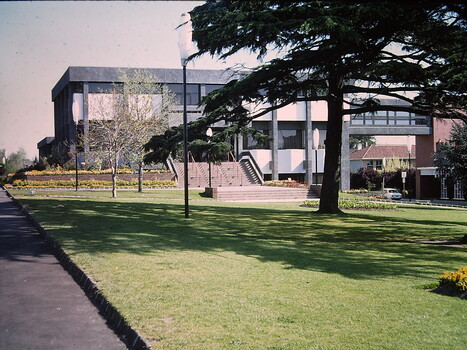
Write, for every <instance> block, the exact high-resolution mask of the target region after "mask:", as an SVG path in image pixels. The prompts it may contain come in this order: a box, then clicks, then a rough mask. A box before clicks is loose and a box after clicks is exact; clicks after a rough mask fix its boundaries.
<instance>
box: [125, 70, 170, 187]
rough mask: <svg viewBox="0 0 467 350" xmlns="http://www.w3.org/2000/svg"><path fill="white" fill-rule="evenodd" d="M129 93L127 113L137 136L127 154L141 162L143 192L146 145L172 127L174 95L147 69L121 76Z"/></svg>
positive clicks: (139, 177)
mask: <svg viewBox="0 0 467 350" xmlns="http://www.w3.org/2000/svg"><path fill="white" fill-rule="evenodd" d="M121 79H122V81H123V82H124V95H126V96H128V99H129V103H128V114H129V115H130V118H131V127H132V128H131V131H132V132H133V134H134V136H135V137H133V138H132V139H131V141H129V142H130V143H129V144H128V145H127V147H126V148H125V154H124V155H125V157H126V158H127V159H128V160H129V161H130V163H136V164H137V165H138V191H139V192H142V191H143V164H144V160H143V158H144V154H145V150H144V146H145V144H146V143H147V142H148V141H149V139H150V138H151V137H152V136H153V135H155V134H160V133H162V132H164V131H165V130H167V129H168V128H169V121H170V117H171V116H172V115H173V114H174V112H173V108H172V107H173V106H174V104H175V95H174V94H173V93H172V92H170V90H169V89H168V87H167V86H165V85H162V84H160V83H159V82H158V79H157V78H156V77H154V76H152V75H150V74H148V73H147V72H146V71H142V70H133V71H130V72H125V73H123V74H122V77H121Z"/></svg>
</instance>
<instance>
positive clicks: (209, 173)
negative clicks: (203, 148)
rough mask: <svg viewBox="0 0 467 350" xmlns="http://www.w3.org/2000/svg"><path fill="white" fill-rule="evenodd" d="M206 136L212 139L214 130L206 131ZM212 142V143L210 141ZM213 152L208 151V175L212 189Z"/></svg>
mask: <svg viewBox="0 0 467 350" xmlns="http://www.w3.org/2000/svg"><path fill="white" fill-rule="evenodd" d="M206 136H207V137H211V136H212V129H211V128H208V129H207V130H206ZM208 142H211V141H208ZM210 155H211V151H210V150H209V151H208V175H209V188H212V182H211V159H210Z"/></svg>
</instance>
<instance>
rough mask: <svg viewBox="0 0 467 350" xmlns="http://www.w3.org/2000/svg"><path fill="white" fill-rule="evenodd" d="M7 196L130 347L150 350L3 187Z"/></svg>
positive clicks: (42, 228)
mask: <svg viewBox="0 0 467 350" xmlns="http://www.w3.org/2000/svg"><path fill="white" fill-rule="evenodd" d="M2 188H3V189H4V190H5V192H6V194H7V196H8V197H10V198H11V199H12V200H13V203H14V204H15V205H16V206H17V207H18V208H19V209H20V210H21V212H22V213H23V214H24V215H25V216H26V218H27V219H28V220H29V221H30V222H31V223H32V224H33V225H34V227H35V228H36V229H37V231H38V232H39V234H40V235H41V237H42V238H43V239H44V241H45V242H46V243H47V244H48V245H49V247H50V248H51V250H52V253H53V254H54V256H55V257H56V258H57V260H58V261H59V262H60V264H61V265H62V266H63V268H64V269H65V271H67V272H68V273H69V274H70V276H71V277H73V279H74V280H75V282H76V283H77V284H78V285H79V286H80V287H81V289H82V290H83V291H84V293H85V294H86V296H87V297H88V298H89V300H90V301H91V302H92V303H93V304H94V305H95V306H96V307H97V309H98V310H99V312H100V314H101V315H102V316H103V317H104V319H105V320H106V321H107V324H108V326H109V327H110V328H111V329H112V330H113V331H114V332H115V333H116V334H117V335H118V337H119V338H120V339H122V340H123V341H124V342H125V343H126V345H127V346H129V347H130V349H133V350H149V349H151V347H150V345H149V342H147V341H146V340H145V339H144V338H143V337H142V336H141V335H139V334H138V332H136V331H135V330H134V329H132V328H131V326H130V325H128V324H127V322H126V321H125V319H124V318H123V316H122V315H121V314H120V312H119V311H118V310H117V309H116V308H115V307H114V306H113V305H112V304H111V303H110V302H109V301H108V300H107V298H106V297H104V296H103V295H102V293H101V292H100V290H99V288H98V287H97V285H96V284H95V283H94V281H93V280H92V279H91V278H90V277H89V276H88V275H87V274H86V273H85V272H84V271H83V270H82V269H81V268H80V267H78V265H76V264H75V263H74V262H73V261H72V260H71V259H70V257H69V256H68V254H67V253H65V251H64V250H63V249H62V248H61V247H60V246H59V244H58V243H57V242H56V241H55V239H53V238H52V236H51V235H50V233H49V232H48V231H47V230H46V229H45V228H44V227H43V226H42V225H41V224H40V223H39V222H38V221H37V220H36V218H35V217H34V216H32V215H31V213H29V211H28V210H27V209H26V208H25V207H24V206H23V205H22V204H21V202H20V201H18V200H17V199H16V198H15V197H13V196H12V195H11V194H10V192H8V190H7V189H5V188H4V187H2Z"/></svg>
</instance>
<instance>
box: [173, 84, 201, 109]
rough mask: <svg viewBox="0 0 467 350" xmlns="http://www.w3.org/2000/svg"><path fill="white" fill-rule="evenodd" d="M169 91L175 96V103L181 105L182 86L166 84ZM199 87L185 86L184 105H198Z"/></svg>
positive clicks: (193, 85)
mask: <svg viewBox="0 0 467 350" xmlns="http://www.w3.org/2000/svg"><path fill="white" fill-rule="evenodd" d="M167 87H168V88H169V90H170V91H172V92H173V93H174V94H175V98H176V101H178V103H179V104H181V105H182V104H183V84H167ZM199 90H200V89H199V85H198V84H187V85H186V104H187V105H195V106H197V105H198V104H199V101H200V99H199Z"/></svg>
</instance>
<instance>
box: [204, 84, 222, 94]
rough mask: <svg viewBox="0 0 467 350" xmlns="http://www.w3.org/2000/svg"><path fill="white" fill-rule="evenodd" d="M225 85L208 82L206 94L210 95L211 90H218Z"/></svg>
mask: <svg viewBox="0 0 467 350" xmlns="http://www.w3.org/2000/svg"><path fill="white" fill-rule="evenodd" d="M223 86H224V85H220V84H206V85H205V88H206V95H209V94H210V93H211V92H213V91H215V90H218V89H220V88H222V87H223Z"/></svg>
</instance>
